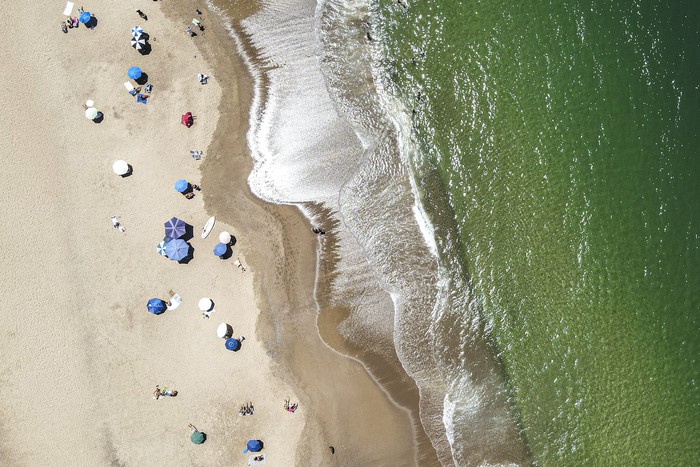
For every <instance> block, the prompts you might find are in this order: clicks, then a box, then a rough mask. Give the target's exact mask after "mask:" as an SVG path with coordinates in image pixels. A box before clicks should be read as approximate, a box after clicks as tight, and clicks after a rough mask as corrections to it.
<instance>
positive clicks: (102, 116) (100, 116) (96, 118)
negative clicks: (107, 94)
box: [92, 112, 105, 123]
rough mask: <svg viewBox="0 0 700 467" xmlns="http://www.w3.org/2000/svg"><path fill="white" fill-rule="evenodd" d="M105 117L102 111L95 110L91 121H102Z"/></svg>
mask: <svg viewBox="0 0 700 467" xmlns="http://www.w3.org/2000/svg"><path fill="white" fill-rule="evenodd" d="M104 119H105V114H103V113H102V112H97V117H95V118H93V119H92V121H93V122H95V123H102V121H103V120H104Z"/></svg>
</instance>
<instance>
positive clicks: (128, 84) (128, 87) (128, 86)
mask: <svg viewBox="0 0 700 467" xmlns="http://www.w3.org/2000/svg"><path fill="white" fill-rule="evenodd" d="M124 87H125V88H126V90H127V91H129V94H131V95H132V96H135V95H136V89H134V85H133V84H131V82H130V81H127V82H126V83H124Z"/></svg>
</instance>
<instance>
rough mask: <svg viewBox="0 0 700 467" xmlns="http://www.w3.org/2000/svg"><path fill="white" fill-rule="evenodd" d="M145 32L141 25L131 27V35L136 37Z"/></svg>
mask: <svg viewBox="0 0 700 467" xmlns="http://www.w3.org/2000/svg"><path fill="white" fill-rule="evenodd" d="M141 34H143V29H141V26H134V27H133V28H131V35H132V36H134V37H135V38H138V37H139V36H141Z"/></svg>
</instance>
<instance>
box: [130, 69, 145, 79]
mask: <svg viewBox="0 0 700 467" xmlns="http://www.w3.org/2000/svg"><path fill="white" fill-rule="evenodd" d="M142 73H143V72H142V71H141V68H139V67H137V66H132V67H131V68H129V69H128V70H127V72H126V74H127V76H128V77H129V78H131V79H139V78H140V77H141V74H142Z"/></svg>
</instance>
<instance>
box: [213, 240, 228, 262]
mask: <svg viewBox="0 0 700 467" xmlns="http://www.w3.org/2000/svg"><path fill="white" fill-rule="evenodd" d="M226 250H228V247H227V246H226V245H225V244H223V243H217V244H216V246H215V247H214V254H215V255H216V256H218V257H219V258H221V257H222V256H224V255H225V254H226Z"/></svg>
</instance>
